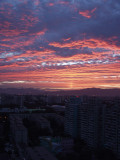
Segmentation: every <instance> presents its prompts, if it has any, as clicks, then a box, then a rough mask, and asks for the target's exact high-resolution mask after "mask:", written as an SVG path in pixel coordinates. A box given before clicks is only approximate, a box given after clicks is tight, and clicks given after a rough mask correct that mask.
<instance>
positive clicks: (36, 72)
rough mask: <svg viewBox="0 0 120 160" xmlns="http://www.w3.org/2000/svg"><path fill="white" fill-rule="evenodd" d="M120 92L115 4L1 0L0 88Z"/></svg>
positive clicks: (108, 0) (119, 23)
mask: <svg viewBox="0 0 120 160" xmlns="http://www.w3.org/2000/svg"><path fill="white" fill-rule="evenodd" d="M9 87H11V88H13V87H16V88H19V87H20V88H21V87H23V88H38V89H83V88H93V87H95V88H120V1H119V0H0V88H9Z"/></svg>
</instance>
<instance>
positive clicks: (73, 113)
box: [65, 96, 120, 156]
mask: <svg viewBox="0 0 120 160" xmlns="http://www.w3.org/2000/svg"><path fill="white" fill-rule="evenodd" d="M65 132H66V133H67V134H69V135H71V136H72V137H76V136H79V137H80V138H81V139H83V140H84V141H85V142H86V143H87V144H88V146H89V147H91V148H97V147H105V148H108V149H111V150H112V151H113V152H114V153H115V154H116V155H117V156H120V99H115V98H114V99H112V98H111V100H106V99H105V98H98V97H87V96H83V97H79V98H78V97H70V99H69V101H68V103H67V104H66V111H65Z"/></svg>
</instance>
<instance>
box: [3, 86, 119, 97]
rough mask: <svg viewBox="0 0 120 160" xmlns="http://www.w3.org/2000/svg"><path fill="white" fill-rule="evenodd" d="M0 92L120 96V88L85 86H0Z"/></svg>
mask: <svg viewBox="0 0 120 160" xmlns="http://www.w3.org/2000/svg"><path fill="white" fill-rule="evenodd" d="M0 94H17V95H19V94H26V95H27V94H28V95H38V94H48V95H57V94H58V95H78V96H80V95H89V96H120V89H100V88H87V89H81V90H58V91H54V90H48V91H45V90H39V89H33V88H0Z"/></svg>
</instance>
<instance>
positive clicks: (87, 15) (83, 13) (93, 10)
mask: <svg viewBox="0 0 120 160" xmlns="http://www.w3.org/2000/svg"><path fill="white" fill-rule="evenodd" d="M95 10H96V8H94V9H92V10H91V11H89V10H86V11H79V14H80V15H82V16H83V17H86V18H91V17H92V14H93V13H94V12H95Z"/></svg>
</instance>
